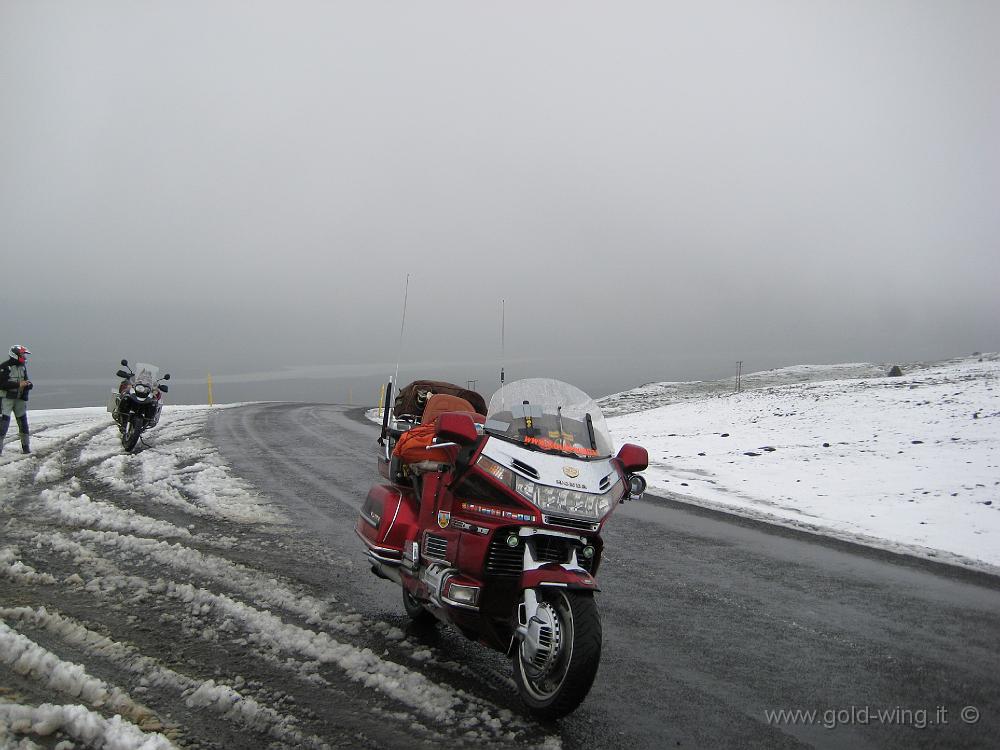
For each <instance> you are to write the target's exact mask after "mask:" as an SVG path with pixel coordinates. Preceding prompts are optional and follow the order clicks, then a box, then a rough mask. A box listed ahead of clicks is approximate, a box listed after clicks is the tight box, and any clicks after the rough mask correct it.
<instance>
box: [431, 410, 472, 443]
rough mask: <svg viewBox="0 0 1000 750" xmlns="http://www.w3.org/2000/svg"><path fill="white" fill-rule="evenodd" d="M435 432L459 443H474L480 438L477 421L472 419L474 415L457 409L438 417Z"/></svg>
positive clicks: (445, 438) (443, 438) (449, 440)
mask: <svg viewBox="0 0 1000 750" xmlns="http://www.w3.org/2000/svg"><path fill="white" fill-rule="evenodd" d="M434 434H435V435H436V436H437V437H438V438H441V439H442V440H444V441H448V442H452V443H458V444H459V445H472V444H473V443H474V442H476V440H478V439H479V433H477V432H476V423H475V422H473V421H472V417H470V416H469V415H468V414H464V413H462V412H457V411H449V412H445V413H444V414H442V415H441V416H440V417H438V423H437V428H436V429H435V431H434Z"/></svg>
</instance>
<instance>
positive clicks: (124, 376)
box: [115, 370, 129, 378]
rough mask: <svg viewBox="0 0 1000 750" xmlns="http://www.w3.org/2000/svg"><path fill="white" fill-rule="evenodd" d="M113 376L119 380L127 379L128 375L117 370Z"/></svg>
mask: <svg viewBox="0 0 1000 750" xmlns="http://www.w3.org/2000/svg"><path fill="white" fill-rule="evenodd" d="M115 375H117V376H118V377H120V378H127V377H129V374H128V373H127V372H125V371H124V370H119V371H118V372H116V373H115Z"/></svg>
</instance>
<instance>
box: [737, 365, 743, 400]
mask: <svg viewBox="0 0 1000 750" xmlns="http://www.w3.org/2000/svg"><path fill="white" fill-rule="evenodd" d="M742 377H743V360H742V359H741V360H740V361H739V362H737V363H736V392H737V393H739V392H740V380H741V379H742Z"/></svg>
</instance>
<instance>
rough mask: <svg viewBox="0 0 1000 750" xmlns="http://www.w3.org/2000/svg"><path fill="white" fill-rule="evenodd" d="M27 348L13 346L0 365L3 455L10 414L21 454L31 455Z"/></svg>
mask: <svg viewBox="0 0 1000 750" xmlns="http://www.w3.org/2000/svg"><path fill="white" fill-rule="evenodd" d="M29 354H31V352H29V351H28V349H27V347H24V346H21V345H20V344H15V345H14V346H12V347H11V348H10V359H8V360H7V361H6V362H4V363H3V364H2V365H0V395H2V397H3V403H2V416H0V453H3V441H4V438H6V437H7V428H8V427H10V415H11V412H13V413H14V416H15V417H16V418H17V430H18V432H19V433H20V434H21V452H22V453H31V448H30V446H29V445H28V391H30V390H31V381H30V380H28V355H29Z"/></svg>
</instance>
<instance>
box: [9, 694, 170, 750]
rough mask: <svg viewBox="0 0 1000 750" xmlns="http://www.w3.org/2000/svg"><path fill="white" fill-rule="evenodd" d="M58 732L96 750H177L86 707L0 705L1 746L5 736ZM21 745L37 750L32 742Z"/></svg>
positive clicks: (163, 740)
mask: <svg viewBox="0 0 1000 750" xmlns="http://www.w3.org/2000/svg"><path fill="white" fill-rule="evenodd" d="M60 731H61V732H64V733H65V734H67V735H69V736H70V737H72V738H73V739H74V740H77V741H79V742H83V743H86V746H87V747H94V748H97V749H98V750H176V747H177V746H176V745H174V744H173V743H172V742H171V741H170V740H168V739H167V738H166V737H164V736H163V735H162V734H146V733H145V732H143V731H142V730H141V729H139V728H138V727H136V726H135V725H133V724H130V723H129V722H127V721H125V720H124V719H122V717H121V716H113V717H112V718H110V719H106V718H104V717H103V716H101V715H100V714H98V713H95V712H94V711H91V710H89V709H87V708H86V707H85V706H67V705H53V704H51V703H43V704H42V705H40V706H21V705H16V704H11V703H3V702H0V743H3V742H4V741H5V740H4V737H5V735H11V734H32V735H36V736H39V737H49V736H51V735H52V734H54V733H55V732H60ZM60 744H62V743H60ZM0 746H3V747H5V746H6V745H0ZM21 746H22V747H26V748H27V747H33V746H34V747H37V745H34V743H32V744H31V745H21ZM13 747H18V745H13ZM57 747H58V746H57ZM63 747H66V746H65V745H63Z"/></svg>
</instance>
